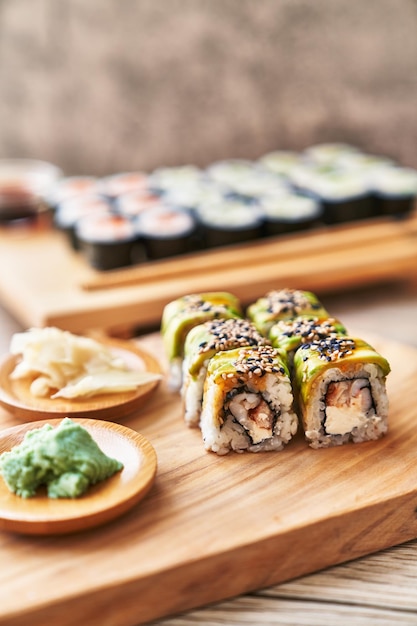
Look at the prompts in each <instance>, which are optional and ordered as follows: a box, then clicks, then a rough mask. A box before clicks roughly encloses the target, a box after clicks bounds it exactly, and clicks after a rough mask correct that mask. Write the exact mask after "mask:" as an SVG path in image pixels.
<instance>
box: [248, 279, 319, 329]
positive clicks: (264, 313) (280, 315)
mask: <svg viewBox="0 0 417 626" xmlns="http://www.w3.org/2000/svg"><path fill="white" fill-rule="evenodd" d="M299 315H309V316H315V317H321V318H325V317H329V313H328V312H327V311H326V309H325V308H324V307H323V305H322V304H321V302H320V301H319V299H318V298H317V296H316V295H315V294H314V293H312V292H311V291H301V290H299V289H278V290H274V291H269V292H268V293H267V294H266V295H264V296H262V297H261V298H259V299H258V300H256V302H254V303H252V304H251V305H249V307H248V310H247V316H248V317H249V319H250V320H251V321H252V322H253V323H254V324H255V326H256V327H257V329H258V330H259V332H260V333H262V334H263V335H265V336H268V334H269V331H270V329H271V327H272V326H273V324H274V323H275V322H277V321H279V320H285V319H287V320H288V319H293V318H294V317H297V316H299Z"/></svg>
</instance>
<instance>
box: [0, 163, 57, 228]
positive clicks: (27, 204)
mask: <svg viewBox="0 0 417 626" xmlns="http://www.w3.org/2000/svg"><path fill="white" fill-rule="evenodd" d="M61 176H62V172H61V170H60V169H59V168H58V167H56V166H55V165H53V164H52V163H47V162H45V161H37V160H32V159H0V224H2V225H7V224H10V223H15V222H21V221H22V220H25V221H28V220H29V221H34V220H36V218H37V217H38V215H39V214H40V213H43V212H44V211H46V210H47V209H48V205H47V202H46V197H47V195H48V193H49V192H50V190H51V188H52V186H53V185H54V184H55V182H56V181H57V180H58V179H59V178H60V177H61Z"/></svg>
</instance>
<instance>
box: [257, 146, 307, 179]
mask: <svg viewBox="0 0 417 626" xmlns="http://www.w3.org/2000/svg"><path fill="white" fill-rule="evenodd" d="M300 160H301V156H300V155H299V154H298V152H294V151H292V150H274V151H273V152H268V153H267V154H264V155H263V156H262V157H261V158H260V159H259V163H260V164H261V165H262V166H263V167H264V168H265V169H267V170H269V171H271V172H274V174H278V175H279V176H282V177H287V176H288V174H289V173H290V172H291V171H292V170H293V169H294V168H295V167H297V165H299V163H300Z"/></svg>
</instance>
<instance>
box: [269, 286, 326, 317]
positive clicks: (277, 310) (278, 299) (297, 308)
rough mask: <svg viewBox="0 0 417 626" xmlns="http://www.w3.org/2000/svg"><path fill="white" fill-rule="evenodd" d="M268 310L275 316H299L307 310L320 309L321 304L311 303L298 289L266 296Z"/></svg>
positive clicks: (285, 290)
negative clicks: (286, 314) (283, 314)
mask: <svg viewBox="0 0 417 626" xmlns="http://www.w3.org/2000/svg"><path fill="white" fill-rule="evenodd" d="M265 299H266V301H267V310H268V312H269V313H271V314H273V315H280V314H281V313H289V314H292V315H294V316H295V315H299V314H300V313H302V312H303V311H305V310H306V309H319V308H321V304H319V303H316V302H311V301H310V300H309V299H308V298H307V296H306V295H305V293H304V292H303V291H300V290H297V289H280V290H279V291H270V292H268V293H267V294H266V296H265Z"/></svg>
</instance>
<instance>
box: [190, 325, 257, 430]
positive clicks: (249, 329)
mask: <svg viewBox="0 0 417 626" xmlns="http://www.w3.org/2000/svg"><path fill="white" fill-rule="evenodd" d="M267 344H269V340H268V339H267V338H266V337H263V336H262V335H261V334H260V333H259V332H258V331H257V330H256V328H255V326H254V325H253V324H252V323H251V322H249V321H247V320H244V319H238V318H230V319H217V320H210V321H208V322H205V323H204V324H199V325H198V326H195V327H194V328H192V329H191V330H190V332H189V333H188V335H187V338H186V340H185V346H184V363H183V386H182V390H181V393H182V397H183V401H184V409H185V411H184V419H185V423H186V424H187V425H188V426H198V424H199V421H200V414H201V406H202V401H203V389H204V381H205V379H206V374H207V366H208V363H209V361H210V359H211V358H212V357H213V356H214V355H215V354H217V353H218V352H223V351H225V350H232V349H234V348H239V347H244V346H257V345H267Z"/></svg>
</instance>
